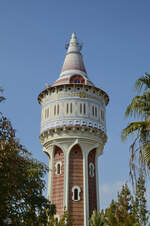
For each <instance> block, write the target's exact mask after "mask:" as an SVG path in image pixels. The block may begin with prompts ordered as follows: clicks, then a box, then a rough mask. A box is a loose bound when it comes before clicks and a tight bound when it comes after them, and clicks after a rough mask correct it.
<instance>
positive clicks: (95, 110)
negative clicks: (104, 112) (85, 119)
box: [95, 107, 97, 117]
mask: <svg viewBox="0 0 150 226" xmlns="http://www.w3.org/2000/svg"><path fill="white" fill-rule="evenodd" d="M95 117H97V107H95Z"/></svg>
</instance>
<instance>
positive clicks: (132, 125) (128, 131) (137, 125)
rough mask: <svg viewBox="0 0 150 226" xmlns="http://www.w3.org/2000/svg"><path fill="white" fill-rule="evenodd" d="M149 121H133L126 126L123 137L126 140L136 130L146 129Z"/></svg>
mask: <svg viewBox="0 0 150 226" xmlns="http://www.w3.org/2000/svg"><path fill="white" fill-rule="evenodd" d="M146 127H147V122H145V121H139V122H131V123H130V124H129V125H128V126H127V127H126V128H124V129H123V130H122V133H121V139H122V140H123V141H124V140H126V139H127V137H128V136H129V135H130V134H134V133H135V132H140V130H142V129H146Z"/></svg>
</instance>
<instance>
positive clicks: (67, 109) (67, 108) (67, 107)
mask: <svg viewBox="0 0 150 226" xmlns="http://www.w3.org/2000/svg"><path fill="white" fill-rule="evenodd" d="M68 111H69V106H68V104H67V106H66V112H67V114H68Z"/></svg>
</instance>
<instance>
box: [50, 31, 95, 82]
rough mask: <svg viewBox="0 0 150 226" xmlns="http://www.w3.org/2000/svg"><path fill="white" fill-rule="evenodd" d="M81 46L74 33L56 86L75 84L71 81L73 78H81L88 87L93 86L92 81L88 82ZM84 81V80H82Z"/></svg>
mask: <svg viewBox="0 0 150 226" xmlns="http://www.w3.org/2000/svg"><path fill="white" fill-rule="evenodd" d="M81 47H82V46H81V45H80V44H79V42H78V39H77V37H76V33H75V32H73V33H72V36H71V39H70V42H69V44H67V46H66V48H67V53H66V56H65V60H64V64H63V67H62V70H61V73H60V76H59V78H58V79H57V80H56V82H55V83H54V84H53V86H54V85H61V84H68V83H70V82H71V83H73V81H72V80H71V77H72V76H75V75H76V76H77V77H76V78H77V79H78V78H79V77H80V80H81V83H84V84H87V85H93V83H92V82H91V81H89V80H88V76H87V72H86V69H85V66H84V62H83V57H82V54H81V52H80V51H81ZM81 77H82V78H83V80H84V82H83V80H82V78H81Z"/></svg>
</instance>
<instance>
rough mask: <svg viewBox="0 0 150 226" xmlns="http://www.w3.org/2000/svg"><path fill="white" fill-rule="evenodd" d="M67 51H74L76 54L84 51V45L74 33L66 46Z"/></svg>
mask: <svg viewBox="0 0 150 226" xmlns="http://www.w3.org/2000/svg"><path fill="white" fill-rule="evenodd" d="M65 47H66V49H67V50H68V51H67V53H69V52H71V51H72V49H74V51H75V52H80V50H81V49H82V44H80V43H79V42H78V40H77V36H76V33H75V32H73V33H72V35H71V39H70V42H69V43H67V44H66V45H65Z"/></svg>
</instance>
